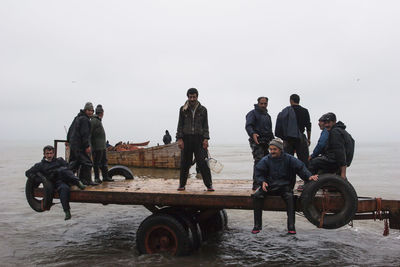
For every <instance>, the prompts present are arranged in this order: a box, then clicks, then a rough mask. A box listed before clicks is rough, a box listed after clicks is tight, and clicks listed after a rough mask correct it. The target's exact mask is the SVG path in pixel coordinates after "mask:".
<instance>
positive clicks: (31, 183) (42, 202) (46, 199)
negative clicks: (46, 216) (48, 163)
mask: <svg viewBox="0 0 400 267" xmlns="http://www.w3.org/2000/svg"><path fill="white" fill-rule="evenodd" d="M41 184H42V186H43V198H36V197H35V194H34V192H35V189H36V188H39V186H40V185H41ZM25 196H26V200H27V201H28V204H29V206H31V208H32V209H33V210H34V211H37V212H43V211H45V210H50V207H51V205H52V204H53V196H54V186H53V184H52V183H51V182H50V181H49V180H47V178H46V177H44V176H43V175H42V174H40V173H38V175H37V176H35V177H33V178H28V179H27V181H26V184H25Z"/></svg>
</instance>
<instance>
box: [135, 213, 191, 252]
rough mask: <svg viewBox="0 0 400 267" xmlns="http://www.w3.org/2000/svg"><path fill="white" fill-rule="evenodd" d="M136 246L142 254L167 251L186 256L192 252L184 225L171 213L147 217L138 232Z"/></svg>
mask: <svg viewBox="0 0 400 267" xmlns="http://www.w3.org/2000/svg"><path fill="white" fill-rule="evenodd" d="M136 246H137V248H138V250H139V252H140V253H142V254H153V253H162V252H167V253H170V254H171V255H174V256H185V255H188V254H189V253H190V252H191V241H190V238H189V235H188V233H187V231H186V230H185V228H184V226H183V225H182V224H181V223H180V222H179V221H178V220H177V219H176V218H174V216H172V215H169V214H163V213H159V214H153V215H151V216H149V217H147V218H146V219H145V220H144V221H143V222H142V223H141V224H140V226H139V228H138V230H137V232H136Z"/></svg>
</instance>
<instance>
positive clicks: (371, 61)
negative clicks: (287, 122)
mask: <svg viewBox="0 0 400 267" xmlns="http://www.w3.org/2000/svg"><path fill="white" fill-rule="evenodd" d="M399 14H400V2H399V1H381V0H380V1H368V0H360V1H352V0H345V1H321V0H316V1H298V0H295V1H283V0H282V1H266V0H265V1H249V0H245V1H235V0H226V1H218V0H212V1H206V0H201V1H188V0H185V1H183V0H182V1H172V0H168V1H128V0H127V1H122V0H121V1H99V0H95V1H94V0H93V1H84V0H79V1H71V0H69V1H55V0H49V1H40V0H37V1H16V0H2V1H1V3H0V90H1V93H2V94H1V95H2V96H1V98H0V114H1V117H0V124H1V133H0V139H1V140H22V139H26V140H49V141H51V140H53V139H55V138H59V139H63V138H65V131H64V126H66V127H67V128H68V127H69V125H70V123H71V122H72V120H73V118H74V116H76V114H77V113H78V112H79V109H81V108H83V106H84V104H85V102H87V101H91V102H93V104H95V105H96V104H99V103H100V104H102V105H103V107H104V109H105V116H104V120H103V124H104V127H105V129H106V133H107V138H108V139H109V140H110V142H111V143H115V142H117V141H120V140H123V141H135V142H142V141H146V140H150V141H151V144H153V145H155V144H156V143H157V142H159V143H161V142H162V141H161V140H162V136H163V134H164V131H165V129H168V130H169V131H170V132H171V134H172V135H173V136H174V135H175V133H176V126H177V120H178V109H179V107H180V106H181V105H182V104H183V103H184V102H185V100H186V90H187V89H188V88H190V87H196V88H198V90H199V93H200V94H199V100H200V102H201V103H202V104H203V105H205V106H206V107H207V109H208V116H209V125H210V135H211V140H210V142H211V145H212V144H213V143H214V144H224V143H246V142H247V135H246V132H245V130H244V123H245V115H246V113H247V112H248V111H250V110H251V109H252V108H253V104H254V103H255V102H256V99H257V97H258V96H260V95H264V96H268V97H269V99H270V101H269V107H268V109H269V112H270V114H271V116H272V120H273V126H274V127H275V120H276V116H277V114H278V113H279V111H280V110H282V109H283V108H284V107H285V106H287V105H289V96H290V94H292V93H297V94H299V95H300V97H301V101H300V104H301V105H302V106H304V107H306V108H308V110H309V112H310V115H311V119H312V122H313V133H312V135H313V138H312V139H313V141H314V143H315V142H316V140H317V138H318V136H319V134H320V131H319V129H318V127H317V120H318V118H319V117H320V116H321V114H323V113H326V112H328V111H332V112H335V113H336V115H337V117H338V119H339V120H342V121H343V122H344V123H345V124H346V125H347V126H348V131H349V132H350V133H351V134H352V135H353V136H354V137H355V139H356V141H362V142H369V141H371V142H372V141H397V140H398V137H399V136H400V124H399V119H398V117H397V116H398V113H399V112H398V110H399V107H398V106H397V104H398V99H399V98H400V93H399V90H398V89H399V88H400V78H399V76H400V75H399V70H400V30H399V29H400V16H399Z"/></svg>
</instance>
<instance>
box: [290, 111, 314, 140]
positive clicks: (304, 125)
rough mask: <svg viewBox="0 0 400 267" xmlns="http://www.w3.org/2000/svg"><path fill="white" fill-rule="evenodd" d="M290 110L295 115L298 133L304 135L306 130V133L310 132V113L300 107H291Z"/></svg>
mask: <svg viewBox="0 0 400 267" xmlns="http://www.w3.org/2000/svg"><path fill="white" fill-rule="evenodd" d="M292 108H293V110H294V113H295V114H296V119H297V127H298V128H299V131H300V133H304V130H305V129H307V131H308V132H311V121H310V113H308V109H306V108H303V107H302V106H300V105H293V106H292Z"/></svg>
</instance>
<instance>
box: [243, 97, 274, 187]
mask: <svg viewBox="0 0 400 267" xmlns="http://www.w3.org/2000/svg"><path fill="white" fill-rule="evenodd" d="M267 106H268V98H267V97H265V96H261V97H259V98H258V99H257V104H254V109H253V110H251V111H250V112H249V113H247V115H246V132H247V134H248V135H249V137H250V138H249V143H250V148H251V150H252V153H253V159H254V166H253V190H256V189H257V182H256V179H255V175H254V173H255V172H254V169H255V167H256V165H257V163H258V162H259V161H260V160H261V159H262V158H263V157H264V156H266V155H268V146H269V142H270V141H271V140H272V139H273V138H274V134H273V133H272V122H271V116H270V115H269V114H268V110H267Z"/></svg>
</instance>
